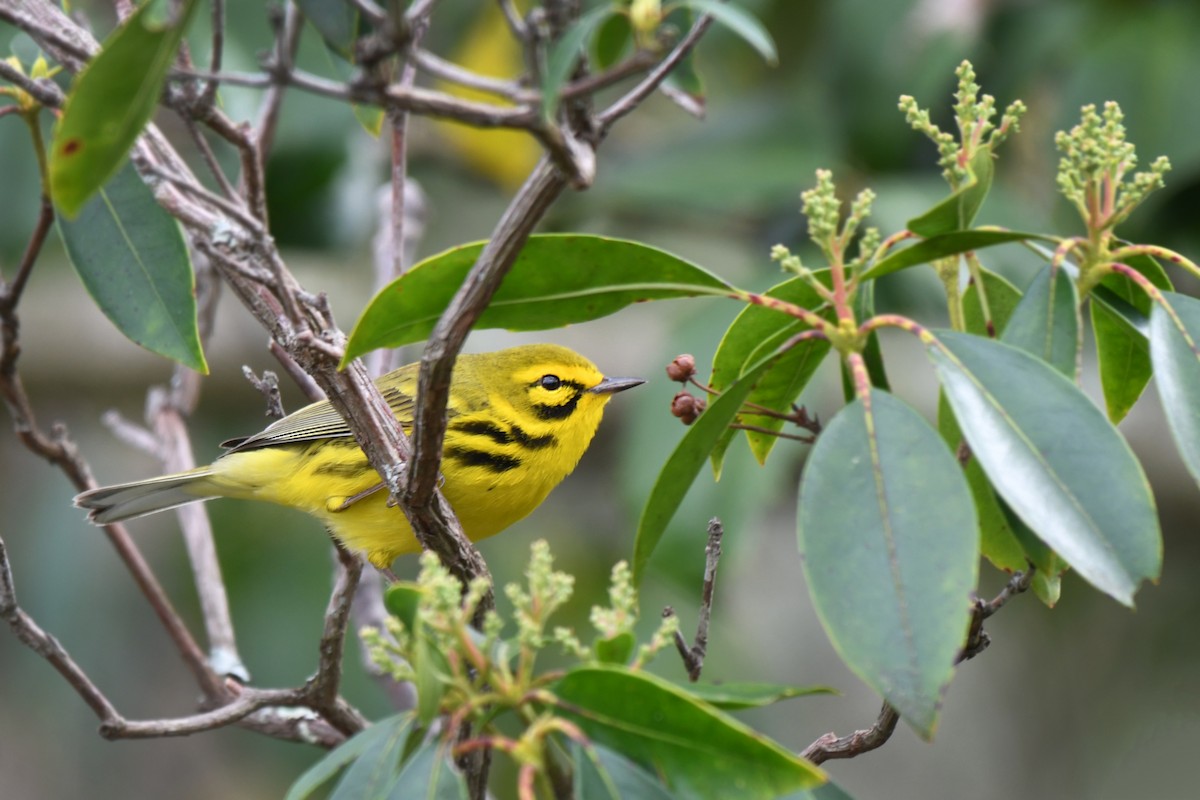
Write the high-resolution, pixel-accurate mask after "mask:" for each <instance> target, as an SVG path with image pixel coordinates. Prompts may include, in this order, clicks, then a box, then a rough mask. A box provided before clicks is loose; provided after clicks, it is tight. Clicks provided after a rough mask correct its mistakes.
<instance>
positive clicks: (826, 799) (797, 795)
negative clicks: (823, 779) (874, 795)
mask: <svg viewBox="0 0 1200 800" xmlns="http://www.w3.org/2000/svg"><path fill="white" fill-rule="evenodd" d="M779 800H854V798H853V797H851V796H850V795H849V794H847V792H846V790H845V789H843V788H842V787H840V786H838V785H837V784H836V783H834V782H833V781H829V782H828V783H825V784H823V785H821V786H818V787H817V788H815V789H813V790H812V791H807V792H792V793H791V794H787V795H784V796H783V797H780V798H779Z"/></svg>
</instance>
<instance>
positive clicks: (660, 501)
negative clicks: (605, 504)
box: [633, 354, 776, 585]
mask: <svg viewBox="0 0 1200 800" xmlns="http://www.w3.org/2000/svg"><path fill="white" fill-rule="evenodd" d="M775 357H776V355H775V354H772V355H770V356H767V357H766V358H764V359H763V360H762V361H760V362H759V363H758V364H756V365H755V366H754V367H752V368H751V369H750V370H748V371H747V372H746V373H745V374H743V375H742V377H741V378H740V379H738V380H737V382H735V383H733V384H732V385H729V386H727V387H726V388H725V391H724V392H723V393H722V394H721V396H720V397H718V398H716V399H715V400H713V402H712V404H711V405H710V406H709V407H708V408H707V409H705V411H704V413H703V414H701V415H700V416H699V417H698V418H697V419H696V421H695V422H693V423H692V424H691V426H690V427H689V428H688V430H687V433H685V434H684V435H683V438H682V439H680V440H679V444H678V445H676V446H675V450H674V451H673V452H672V453H671V455H670V457H669V458H668V459H667V463H666V464H663V468H662V471H660V472H659V473H658V478H657V480H655V481H654V488H652V489H651V490H650V497H649V498H648V499H647V500H646V507H645V508H643V509H642V516H641V519H639V520H638V530H637V538H636V539H635V540H634V543H633V581H634V584H635V585H638V584H640V583H641V581H642V578H643V577H645V574H646V564H647V563H648V562H649V561H650V555H651V554H652V553H653V552H654V548H655V547H657V546H658V541H659V539H661V538H662V535H663V533H665V532H666V530H667V524H668V523H669V522H670V521H671V517H673V516H675V512H676V511H677V510H678V509H679V504H680V503H682V502H683V498H684V496H685V495H686V494H687V491H688V489H689V488H690V487H691V485H692V482H693V481H695V480H696V475H698V474H699V473H700V470H701V469H702V468H703V467H704V462H705V461H707V460H708V457H709V454H711V453H712V450H713V447H715V446H716V445H717V443H718V442H719V441H720V439H721V436H722V434H723V433H724V432H725V429H726V428H727V427H728V426H729V423H730V422H732V421H733V419H734V418H735V417H736V416H737V413H738V410H739V409H740V408H741V407H742V401H744V400H745V399H746V396H747V395H748V394H750V391H751V390H752V389H753V388H754V384H755V383H756V382H757V381H758V379H759V377H760V376H761V375H762V374H763V372H765V371H766V370H767V369H768V368H770V366H771V363H772V361H773V359H774V358H775Z"/></svg>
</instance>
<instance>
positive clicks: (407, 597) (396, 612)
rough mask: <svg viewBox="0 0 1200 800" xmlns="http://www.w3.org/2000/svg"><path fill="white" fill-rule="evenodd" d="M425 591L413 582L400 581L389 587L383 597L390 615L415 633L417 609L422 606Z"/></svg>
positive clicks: (407, 629)
mask: <svg viewBox="0 0 1200 800" xmlns="http://www.w3.org/2000/svg"><path fill="white" fill-rule="evenodd" d="M423 594H424V590H423V589H422V588H421V587H420V586H419V585H418V584H416V583H413V582H411V581H398V582H396V583H393V584H392V585H391V586H389V587H388V590H387V593H386V594H385V595H384V596H383V604H384V606H385V607H386V608H387V610H388V613H389V614H391V615H392V616H393V617H395V618H396V619H398V620H400V622H401V623H403V624H404V629H405V630H406V631H408V632H410V633H411V632H412V631H413V625H414V624H415V622H416V619H417V609H418V608H419V607H420V605H421V597H422V595H423Z"/></svg>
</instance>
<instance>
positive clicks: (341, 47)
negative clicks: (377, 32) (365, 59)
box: [296, 0, 359, 61]
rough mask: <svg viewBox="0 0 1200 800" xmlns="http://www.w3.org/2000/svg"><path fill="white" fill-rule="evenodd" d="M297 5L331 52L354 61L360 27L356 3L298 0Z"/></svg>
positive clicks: (335, 0) (336, 0)
mask: <svg viewBox="0 0 1200 800" xmlns="http://www.w3.org/2000/svg"><path fill="white" fill-rule="evenodd" d="M296 5H298V6H299V7H300V11H301V13H302V14H304V17H305V19H307V20H308V21H309V22H311V23H312V26H313V27H314V28H316V29H317V32H318V33H320V34H321V38H322V39H324V40H325V44H326V45H327V46H328V47H329V49H330V50H332V51H333V52H335V53H337V54H338V55H339V56H341V57H342V58H344V59H346V60H347V61H353V59H354V40H355V39H356V38H358V26H359V11H358V9H357V8H356V7H355V6H354V3H351V2H348V0H296Z"/></svg>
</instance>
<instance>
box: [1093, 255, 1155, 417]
mask: <svg viewBox="0 0 1200 800" xmlns="http://www.w3.org/2000/svg"><path fill="white" fill-rule="evenodd" d="M1125 263H1127V264H1128V265H1129V266H1131V267H1133V268H1134V269H1136V270H1138V271H1139V272H1141V273H1142V274H1143V275H1145V276H1146V277H1147V278H1149V279H1150V282H1151V283H1153V284H1154V285H1155V286H1157V287H1158V288H1159V289H1162V290H1166V291H1171V289H1172V288H1173V287H1172V286H1171V280H1170V278H1168V277H1167V273H1166V272H1164V271H1163V268H1162V267H1161V266H1159V264H1158V262H1157V261H1155V260H1154V259H1153V258H1150V257H1149V256H1135V257H1133V258H1131V259H1128V260H1127V261H1126V262H1125ZM1100 289H1103V290H1104V292H1103V295H1102V293H1101V292H1100V291H1099V290H1100ZM1114 298H1117V299H1119V302H1113V299H1114ZM1150 306H1151V300H1150V298H1149V296H1148V295H1147V294H1146V293H1145V292H1144V291H1142V289H1141V288H1140V287H1138V286H1137V285H1136V284H1134V283H1133V281H1131V280H1129V279H1128V278H1126V277H1125V276H1124V275H1119V274H1117V273H1110V274H1108V275H1106V276H1105V277H1104V279H1103V280H1102V281H1101V282H1100V286H1098V287H1096V289H1095V290H1093V293H1092V303H1091V313H1092V329H1093V331H1094V332H1095V334H1096V361H1097V364H1098V366H1099V369H1100V388H1101V389H1103V391H1104V405H1105V408H1106V409H1107V410H1108V418H1109V420H1110V421H1111V422H1112V423H1113V424H1114V425H1116V424H1117V423H1118V422H1120V421H1121V420H1122V419H1124V418H1125V415H1126V414H1128V413H1129V410H1130V409H1131V408H1133V405H1134V403H1136V402H1137V401H1138V398H1139V397H1141V396H1142V392H1143V391H1144V390H1145V388H1146V385H1147V384H1148V383H1149V382H1150V376H1151V374H1152V373H1153V369H1152V367H1151V363H1150V342H1149V341H1148V340H1147V338H1146V335H1147V332H1148V323H1149V314H1150Z"/></svg>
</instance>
